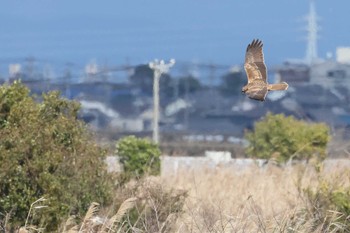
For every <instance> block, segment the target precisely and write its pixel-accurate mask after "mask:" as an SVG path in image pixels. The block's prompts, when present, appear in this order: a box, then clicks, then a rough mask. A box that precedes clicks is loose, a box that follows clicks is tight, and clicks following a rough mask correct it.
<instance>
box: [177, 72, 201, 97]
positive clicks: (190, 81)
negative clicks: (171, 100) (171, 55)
mask: <svg viewBox="0 0 350 233" xmlns="http://www.w3.org/2000/svg"><path fill="white" fill-rule="evenodd" d="M178 88H179V95H180V96H184V95H185V94H186V92H188V93H193V92H196V91H198V90H200V89H201V83H200V82H199V80H198V79H197V78H195V77H193V76H187V77H181V78H179V80H178Z"/></svg>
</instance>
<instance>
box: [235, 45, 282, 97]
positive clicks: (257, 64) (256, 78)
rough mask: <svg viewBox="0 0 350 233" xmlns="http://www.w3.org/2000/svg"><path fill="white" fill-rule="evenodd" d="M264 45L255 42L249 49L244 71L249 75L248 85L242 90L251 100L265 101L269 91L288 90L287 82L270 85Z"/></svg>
mask: <svg viewBox="0 0 350 233" xmlns="http://www.w3.org/2000/svg"><path fill="white" fill-rule="evenodd" d="M262 48H263V43H262V41H261V40H258V39H257V40H255V39H254V40H253V41H252V43H250V44H249V45H248V47H247V51H246V54H245V62H244V69H245V72H246V73H247V77H248V84H247V85H245V86H244V87H243V88H242V92H244V93H245V94H247V95H248V97H249V98H251V99H255V100H260V101H264V100H265V98H266V95H267V92H268V91H281V90H287V88H288V84H287V83H286V82H282V83H278V84H269V83H268V82H267V71H266V65H265V63H264V54H263V50H262Z"/></svg>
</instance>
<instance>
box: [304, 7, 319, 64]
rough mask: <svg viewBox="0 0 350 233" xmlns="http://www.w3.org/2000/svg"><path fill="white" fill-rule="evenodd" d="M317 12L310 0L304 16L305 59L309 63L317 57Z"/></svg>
mask: <svg viewBox="0 0 350 233" xmlns="http://www.w3.org/2000/svg"><path fill="white" fill-rule="evenodd" d="M317 19H318V17H317V14H316V9H315V1H314V0H310V11H309V14H308V15H307V16H306V20H307V48H306V56H305V61H306V62H307V63H308V64H309V65H311V64H312V63H314V62H315V61H316V60H317V59H318V55H317V38H318V36H317V34H318V31H319V26H318V24H317Z"/></svg>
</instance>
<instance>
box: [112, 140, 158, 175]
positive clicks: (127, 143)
mask: <svg viewBox="0 0 350 233" xmlns="http://www.w3.org/2000/svg"><path fill="white" fill-rule="evenodd" d="M116 153H117V155H118V156H119V161H120V162H121V164H122V165H123V168H124V173H123V175H124V176H125V179H126V180H129V179H131V178H136V177H142V176H143V175H146V174H147V175H158V174H159V173H160V150H159V148H158V146H157V145H156V144H154V143H152V142H151V141H150V140H148V139H142V138H136V137H135V136H128V137H125V138H122V139H120V140H119V141H118V142H117V145H116Z"/></svg>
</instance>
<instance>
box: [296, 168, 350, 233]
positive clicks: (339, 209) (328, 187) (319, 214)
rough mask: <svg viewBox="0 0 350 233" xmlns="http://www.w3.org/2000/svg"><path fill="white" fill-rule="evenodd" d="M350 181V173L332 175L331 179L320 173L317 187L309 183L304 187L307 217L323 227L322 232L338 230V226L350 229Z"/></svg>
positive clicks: (315, 224)
mask: <svg viewBox="0 0 350 233" xmlns="http://www.w3.org/2000/svg"><path fill="white" fill-rule="evenodd" d="M348 181H349V174H348V173H344V174H341V176H336V177H332V179H331V180H328V179H325V178H324V177H322V176H321V175H320V174H318V177H317V183H318V185H317V186H316V187H312V186H310V185H309V186H307V187H306V188H304V189H302V195H303V196H304V197H305V198H304V201H305V206H306V208H305V210H306V218H307V219H310V220H311V221H313V224H312V225H313V226H315V227H316V226H319V227H321V229H320V230H321V231H322V232H338V231H336V227H337V228H340V229H350V222H349V217H350V186H349V183H348ZM326 228H327V229H326ZM345 232H348V231H345Z"/></svg>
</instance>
